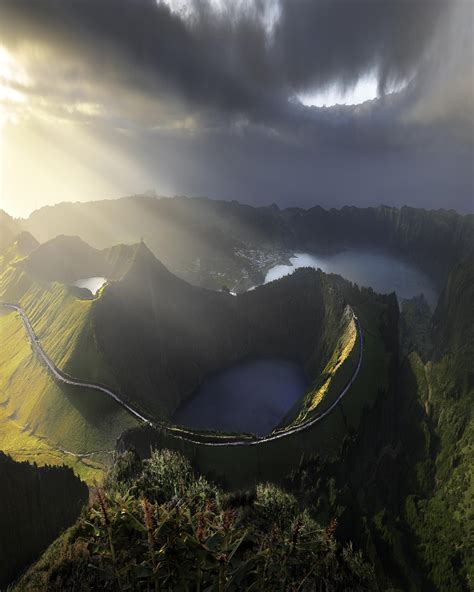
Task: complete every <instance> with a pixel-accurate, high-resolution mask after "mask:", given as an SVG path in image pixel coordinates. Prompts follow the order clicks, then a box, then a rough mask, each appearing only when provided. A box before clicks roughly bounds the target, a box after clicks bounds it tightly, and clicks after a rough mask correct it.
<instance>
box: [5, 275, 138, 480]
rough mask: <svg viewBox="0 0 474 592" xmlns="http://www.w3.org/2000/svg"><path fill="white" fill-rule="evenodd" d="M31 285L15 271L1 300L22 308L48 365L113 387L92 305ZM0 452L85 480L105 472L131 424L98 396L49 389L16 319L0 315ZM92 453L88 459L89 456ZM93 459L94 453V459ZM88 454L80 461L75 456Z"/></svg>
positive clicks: (65, 291)
mask: <svg viewBox="0 0 474 592" xmlns="http://www.w3.org/2000/svg"><path fill="white" fill-rule="evenodd" d="M80 295H81V293H80V292H78V291H76V290H75V289H73V288H69V287H67V286H64V285H61V284H59V283H49V282H46V281H39V280H33V279H32V278H31V277H30V276H29V275H28V274H27V273H26V272H25V271H23V270H22V269H21V267H18V266H14V265H13V266H10V267H7V269H6V270H4V272H3V274H2V275H0V300H2V301H5V302H15V303H18V304H20V305H21V306H22V307H23V308H24V309H25V310H26V312H27V314H28V316H29V318H30V320H31V323H32V325H33V327H34V330H35V332H36V334H37V335H38V337H39V339H40V341H41V344H42V346H43V348H44V350H45V351H46V353H47V354H48V355H49V357H50V358H51V359H52V360H53V361H54V363H55V364H56V365H57V366H58V367H59V368H61V369H62V370H64V371H65V372H67V373H69V374H70V375H72V376H74V377H80V378H83V379H86V380H91V381H96V382H101V383H105V384H108V385H110V386H115V380H114V378H113V376H112V374H111V373H110V371H109V370H108V369H107V366H106V365H105V364H104V363H103V361H102V359H101V356H100V353H99V351H98V349H97V347H96V345H95V339H94V332H93V327H92V323H91V307H92V304H93V300H92V299H82V298H80V297H79V296H80ZM0 343H1V348H0V350H1V351H0V368H1V374H0V405H1V407H0V426H1V427H0V449H1V450H5V451H6V452H8V453H9V454H11V455H12V456H13V457H14V458H15V459H21V460H23V459H26V460H35V461H36V462H38V463H40V464H44V463H51V464H58V463H63V462H66V463H67V464H69V465H71V466H73V467H74V469H75V470H77V472H78V473H79V474H80V475H81V476H83V477H84V478H91V477H92V476H93V475H94V474H96V473H97V471H100V470H101V468H102V467H103V463H104V462H106V461H107V460H108V456H109V453H106V454H104V452H103V451H110V450H112V449H113V447H114V443H115V440H116V438H117V437H118V436H119V435H120V433H121V432H122V431H123V430H124V429H126V428H127V427H132V426H134V425H136V422H135V420H134V419H133V418H132V417H131V416H130V415H129V414H128V413H127V412H126V411H125V410H123V409H122V408H121V407H120V406H119V405H117V404H116V403H115V402H114V401H112V400H111V399H110V398H108V397H107V395H105V394H102V393H100V392H98V391H92V390H89V389H79V388H77V387H68V386H66V385H59V384H57V383H55V382H54V381H53V380H52V378H51V377H50V375H49V374H48V373H47V372H46V370H45V369H44V368H43V366H42V365H41V364H40V363H39V362H38V360H37V358H36V357H35V356H34V355H33V353H32V350H31V347H30V344H29V341H28V338H27V335H26V332H25V329H24V327H23V324H22V322H21V319H20V317H19V316H18V315H17V314H16V313H13V312H11V313H9V314H5V313H4V312H3V313H2V316H1V317H0ZM91 453H93V454H91ZM96 453H97V454H96ZM77 454H79V455H83V454H88V455H90V456H85V457H78V456H74V455H77Z"/></svg>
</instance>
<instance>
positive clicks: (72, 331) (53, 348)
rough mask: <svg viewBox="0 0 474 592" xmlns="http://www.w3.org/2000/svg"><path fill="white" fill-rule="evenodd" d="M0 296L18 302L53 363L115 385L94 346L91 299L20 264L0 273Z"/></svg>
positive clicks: (69, 371)
mask: <svg viewBox="0 0 474 592" xmlns="http://www.w3.org/2000/svg"><path fill="white" fill-rule="evenodd" d="M0 299H1V300H4V301H8V302H15V303H18V304H20V305H21V306H22V307H23V308H24V309H25V310H26V312H27V314H28V317H29V319H30V322H31V324H32V326H33V328H34V330H35V333H36V335H37V336H38V338H39V339H40V341H41V344H42V346H43V348H44V350H45V352H46V353H47V354H48V356H49V357H50V358H51V359H52V360H53V361H54V363H55V364H56V365H57V366H58V367H59V368H61V369H62V370H64V371H65V372H67V373H69V374H71V375H72V376H74V377H77V378H82V379H84V380H90V381H95V382H100V383H103V384H107V385H108V386H110V387H115V386H116V382H115V379H114V377H113V375H112V373H111V372H110V370H109V369H108V367H107V365H106V364H105V362H104V361H103V359H102V356H101V354H100V352H99V350H98V349H97V347H96V342H95V338H94V331H93V327H92V319H91V312H92V306H93V300H81V299H79V298H76V297H75V296H74V295H73V293H72V292H71V289H70V288H69V287H67V286H64V285H63V284H59V283H56V282H54V283H52V284H50V283H48V282H39V281H38V282H37V281H34V280H32V279H31V278H30V277H29V276H28V275H27V274H26V273H25V272H24V271H22V270H21V268H15V267H9V268H8V269H7V270H6V271H5V272H4V273H3V274H2V275H1V276H0Z"/></svg>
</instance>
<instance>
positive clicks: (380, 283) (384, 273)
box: [265, 249, 438, 309]
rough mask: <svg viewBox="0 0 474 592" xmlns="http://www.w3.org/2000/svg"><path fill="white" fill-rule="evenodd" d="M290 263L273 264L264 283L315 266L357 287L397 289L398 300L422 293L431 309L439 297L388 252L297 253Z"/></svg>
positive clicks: (430, 285) (423, 279) (428, 283)
mask: <svg viewBox="0 0 474 592" xmlns="http://www.w3.org/2000/svg"><path fill="white" fill-rule="evenodd" d="M290 262H291V265H276V266H275V267H272V268H271V269H270V270H269V271H268V273H267V275H266V277H265V283H266V284H267V283H268V282H271V281H273V280H277V279H278V278H281V277H283V276H285V275H288V274H289V273H293V271H294V270H295V269H297V268H299V267H314V268H315V269H317V268H320V269H322V271H324V272H326V273H337V274H339V275H341V276H342V277H344V278H346V279H347V280H350V281H351V282H355V283H357V284H358V285H359V286H365V287H371V288H373V289H374V290H375V292H379V293H382V294H383V293H390V292H396V294H397V297H398V299H399V300H402V299H405V298H412V297H413V296H417V295H418V294H420V293H423V294H424V295H425V298H426V300H427V301H428V304H429V305H430V307H431V308H432V309H433V308H434V307H435V306H436V302H437V300H438V293H437V291H436V289H435V287H434V285H433V282H432V281H431V280H430V279H429V278H428V277H427V276H426V275H425V274H424V273H423V272H422V271H420V270H419V269H417V268H415V267H413V266H412V265H410V264H408V263H406V262H405V261H403V260H401V259H399V258H397V257H394V256H392V255H389V254H387V253H381V252H374V251H367V250H362V249H360V250H359V249H354V250H347V251H342V252H340V253H333V254H330V255H311V254H310V253H296V254H295V255H294V256H293V257H291V258H290Z"/></svg>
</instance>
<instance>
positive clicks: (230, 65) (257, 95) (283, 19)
mask: <svg viewBox="0 0 474 592" xmlns="http://www.w3.org/2000/svg"><path fill="white" fill-rule="evenodd" d="M193 6H194V10H193V12H192V16H191V17H190V18H188V19H185V18H182V17H181V16H180V15H179V14H177V13H174V12H172V11H171V10H170V8H169V7H168V6H167V5H166V4H163V3H157V2H156V1H155V0H93V1H92V0H76V1H75V0H62V1H57V0H20V1H18V0H6V1H3V2H1V3H0V7H1V21H0V22H1V24H0V35H1V39H2V41H3V42H6V43H7V44H8V45H12V44H13V45H18V44H19V43H21V42H22V41H25V40H26V41H28V42H34V41H35V40H36V41H40V42H41V43H44V44H46V45H50V46H53V47H54V48H55V49H56V50H57V51H58V56H60V55H61V53H62V52H73V54H74V56H75V58H76V59H78V60H79V61H81V62H82V63H83V64H85V65H86V66H87V67H88V68H89V69H90V72H91V74H92V75H94V76H95V77H96V82H97V83H98V84H100V83H101V82H102V84H106V83H110V82H119V83H120V82H121V83H123V84H126V85H128V86H130V85H133V86H134V87H135V88H137V89H140V90H141V91H143V92H147V93H154V92H166V93H170V92H174V93H177V94H178V95H179V96H181V97H183V98H184V99H186V100H187V101H189V103H191V104H194V105H197V106H199V107H200V108H201V109H207V108H210V109H218V110H220V111H222V112H223V113H224V114H225V113H227V112H229V113H240V114H244V115H246V116H248V117H250V118H252V119H257V120H258V119H265V120H268V119H272V118H277V119H278V118H280V117H285V116H287V111H288V108H289V105H288V98H289V97H291V96H292V95H294V94H295V93H297V92H301V91H305V90H310V89H312V88H316V87H321V86H322V85H325V84H329V83H331V82H334V81H335V82H337V83H339V84H340V85H342V86H344V87H347V86H350V85H351V84H353V83H355V82H356V81H357V79H358V78H359V77H360V76H361V75H363V74H365V73H366V72H368V71H374V70H375V71H376V72H377V73H378V76H379V83H380V86H381V88H384V87H385V85H386V82H387V81H404V80H406V79H408V78H410V77H411V76H413V75H414V74H415V73H416V70H417V67H418V66H419V64H420V63H421V61H422V60H423V59H424V57H425V54H426V51H427V49H428V48H429V45H430V42H431V40H432V39H433V36H434V35H435V34H436V31H437V28H438V25H439V22H440V20H441V17H442V16H443V14H444V13H445V11H446V10H447V6H448V0H428V1H427V0H411V1H410V0H347V1H339V0H298V1H294V0H282V1H281V2H280V3H279V11H280V17H279V18H278V20H277V22H276V24H275V26H274V27H273V29H272V31H271V32H268V30H267V28H266V24H265V22H264V17H263V16H262V9H261V7H262V2H261V1H260V2H256V3H255V4H254V5H253V7H252V8H249V6H248V5H246V7H245V8H243V9H241V10H237V9H235V4H234V3H229V6H231V7H233V8H229V9H228V10H222V11H219V12H216V11H215V10H212V9H211V8H210V7H209V6H208V5H207V4H206V3H205V2H202V1H201V2H194V4H193ZM70 75H71V76H72V77H73V76H74V72H73V71H72V72H71V73H70Z"/></svg>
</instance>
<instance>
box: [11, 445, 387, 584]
mask: <svg viewBox="0 0 474 592" xmlns="http://www.w3.org/2000/svg"><path fill="white" fill-rule="evenodd" d="M336 531H337V523H336V522H335V521H332V522H330V523H329V524H328V525H326V527H325V528H323V527H321V526H320V525H319V524H318V523H317V522H315V520H314V519H313V518H312V517H311V514H310V512H308V511H305V510H301V508H300V507H299V505H298V501H297V499H296V498H295V497H294V496H292V495H290V494H288V493H285V492H284V491H283V490H281V489H279V488H277V487H276V486H273V485H259V486H257V487H256V488H255V489H254V490H252V491H246V492H237V493H233V494H229V493H224V492H223V491H222V490H221V489H219V488H218V487H217V486H216V485H215V484H213V483H211V482H210V481H207V480H205V479H204V478H202V477H196V475H195V474H194V473H193V471H192V469H191V466H190V464H189V463H188V462H187V461H186V460H185V459H184V458H183V457H181V456H180V455H178V454H177V453H174V452H171V451H167V450H163V451H160V452H154V453H153V454H152V456H151V458H150V459H149V460H146V461H143V462H142V461H140V460H139V458H138V457H137V456H136V455H135V454H133V453H132V452H128V453H127V454H125V455H123V456H120V457H118V458H117V459H116V462H115V464H114V466H113V468H112V470H111V471H110V472H109V474H108V476H107V478H106V480H105V483H104V486H103V487H98V488H96V489H95V493H94V501H93V503H92V505H91V506H90V507H89V508H88V509H87V510H86V511H85V512H84V513H83V515H82V516H81V518H80V519H79V520H78V522H77V523H76V525H75V526H73V527H72V528H71V529H69V530H68V531H67V532H66V533H65V534H64V535H63V536H61V537H60V538H59V539H58V540H57V541H56V542H55V543H54V544H53V545H52V546H51V547H50V548H49V549H48V550H47V552H46V553H45V554H44V555H43V557H42V558H41V560H40V561H39V562H38V563H37V564H36V565H34V566H33V567H32V568H31V569H30V570H29V571H28V572H27V573H26V574H25V576H24V577H23V578H22V579H21V580H20V582H19V583H18V585H17V587H16V590H17V591H18V592H20V591H25V592H26V591H33V590H35V591H37V590H49V591H54V590H58V591H59V590H61V591H62V590H71V591H78V592H79V591H84V592H85V591H92V590H160V591H162V592H164V591H176V590H208V591H212V590H215V591H219V592H221V591H224V590H226V591H229V592H230V591H238V590H255V591H272V592H273V591H275V590H282V591H287V590H288V591H289V590H301V591H311V592H313V591H319V590H320V591H323V590H324V591H325V592H330V591H334V592H336V591H337V592H343V591H347V592H349V591H351V592H356V591H370V590H374V591H375V590H379V588H378V586H377V584H376V582H375V578H374V573H373V570H372V569H371V568H370V566H369V565H367V564H366V563H365V562H364V561H363V559H362V557H361V555H360V554H358V553H355V552H354V551H353V550H352V548H351V547H350V546H345V547H342V546H341V545H340V544H338V543H337V541H336V538H335V534H336Z"/></svg>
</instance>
